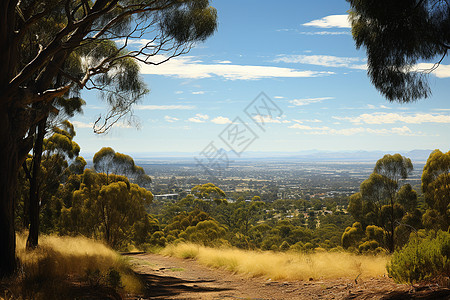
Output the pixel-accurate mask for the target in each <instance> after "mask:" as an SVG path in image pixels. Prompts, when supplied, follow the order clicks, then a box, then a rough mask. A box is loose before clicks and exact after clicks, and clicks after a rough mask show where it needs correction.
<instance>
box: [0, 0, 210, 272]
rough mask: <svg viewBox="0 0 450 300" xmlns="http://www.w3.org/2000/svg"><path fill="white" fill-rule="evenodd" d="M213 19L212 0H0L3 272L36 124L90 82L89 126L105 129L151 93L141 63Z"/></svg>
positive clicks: (168, 53) (179, 47)
mask: <svg viewBox="0 0 450 300" xmlns="http://www.w3.org/2000/svg"><path fill="white" fill-rule="evenodd" d="M216 26H217V16H216V10H215V9H214V8H212V7H210V6H209V1H208V0H151V1H150V0H149V1H135V0H124V1H117V0H115V1H105V0H96V1H80V0H64V1H53V0H50V1H43V0H37V1H18V0H6V1H2V2H1V3H0V45H1V46H0V57H2V59H3V61H4V62H5V63H3V64H1V65H0V169H1V170H2V172H1V174H0V199H1V200H0V240H1V241H2V243H1V244H0V276H3V275H8V274H11V273H12V272H14V269H15V267H16V263H15V262H16V259H15V254H14V253H15V233H14V209H13V207H14V200H13V199H14V197H15V190H16V186H17V175H18V171H19V168H20V166H21V165H22V163H23V161H24V160H25V159H26V156H27V153H28V152H29V151H30V150H31V149H32V147H33V144H34V139H35V135H36V127H37V126H38V124H39V123H40V122H42V121H43V120H45V119H46V118H47V117H48V116H49V114H51V113H54V114H58V112H59V111H62V110H61V107H64V106H66V105H64V102H65V101H70V99H77V98H78V97H79V93H80V91H81V90H82V89H90V90H96V91H99V92H101V95H102V97H103V99H104V100H105V101H106V103H107V104H108V105H109V111H108V112H107V113H106V114H105V115H104V116H100V117H99V118H98V119H97V120H96V122H95V126H94V130H95V131H96V132H104V131H106V130H108V128H110V127H111V126H112V124H114V122H116V121H117V120H118V119H119V118H121V117H122V116H124V115H127V114H129V113H130V112H132V106H133V104H135V103H137V102H138V101H139V100H141V99H142V97H143V96H144V95H145V94H146V93H147V91H148V90H147V88H146V86H145V84H144V82H143V80H142V78H141V77H140V76H139V64H138V63H137V62H140V63H146V64H150V65H158V64H161V63H163V62H165V61H167V60H169V59H170V58H172V57H175V56H178V55H181V54H184V53H186V52H187V51H189V49H190V48H191V47H192V45H193V44H194V43H195V42H197V41H202V40H204V39H206V38H207V37H208V36H210V35H211V34H212V33H213V32H214V31H215V29H216ZM133 40H139V41H141V42H142V41H144V44H143V46H142V47H140V48H138V49H136V48H133V47H131V46H130V45H131V44H132V41H133ZM161 57H162V59H159V60H158V58H161ZM58 101H59V102H58Z"/></svg>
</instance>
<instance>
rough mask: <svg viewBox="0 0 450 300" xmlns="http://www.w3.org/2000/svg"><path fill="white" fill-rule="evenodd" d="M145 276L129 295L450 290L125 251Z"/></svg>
mask: <svg viewBox="0 0 450 300" xmlns="http://www.w3.org/2000/svg"><path fill="white" fill-rule="evenodd" d="M127 256H128V257H130V258H131V263H132V264H133V269H134V270H135V271H136V273H137V274H138V275H139V276H140V277H141V278H142V279H143V280H144V281H145V282H146V291H145V294H144V295H140V296H134V297H130V298H129V299H168V300H169V299H195V300H197V299H305V300H310V299H311V300H314V299H436V300H437V299H450V290H448V289H447V290H445V289H444V290H442V289H441V290H436V289H433V288H431V287H426V288H422V289H420V290H416V291H414V289H412V288H411V287H409V286H406V285H399V284H395V283H394V282H393V281H392V280H391V279H389V278H384V277H382V278H374V279H370V280H358V282H357V283H355V281H354V280H344V279H339V280H326V281H307V282H305V281H273V280H270V279H269V280H267V279H264V278H248V277H245V276H243V275H238V274H233V273H231V272H228V271H225V270H219V269H211V268H208V267H204V266H202V265H199V264H198V263H197V262H196V261H194V260H190V259H178V258H173V257H165V256H161V255H156V254H129V255H127Z"/></svg>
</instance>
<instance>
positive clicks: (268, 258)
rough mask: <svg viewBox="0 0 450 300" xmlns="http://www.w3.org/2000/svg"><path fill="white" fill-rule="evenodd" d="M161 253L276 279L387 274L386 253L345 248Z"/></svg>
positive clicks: (177, 248)
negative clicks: (306, 251) (371, 253)
mask: <svg viewBox="0 0 450 300" xmlns="http://www.w3.org/2000/svg"><path fill="white" fill-rule="evenodd" d="M161 254H163V255H167V256H175V257H179V258H194V259H196V260H197V261H198V262H199V263H201V264H203V265H206V266H209V267H214V268H224V269H227V270H229V271H232V272H236V273H240V274H246V275H248V276H250V277H254V276H261V277H265V278H271V279H273V280H283V279H284V280H309V279H310V278H313V279H314V280H318V279H337V278H349V279H355V278H356V277H357V276H359V277H360V278H371V277H377V276H382V275H385V274H386V262H387V260H388V257H387V256H383V255H379V256H366V255H356V254H350V253H344V252H319V253H310V254H303V253H294V252H285V253H283V252H269V251H246V250H239V249H230V248H222V249H216V248H207V247H203V246H198V245H194V244H177V245H169V246H167V247H166V248H165V249H163V250H162V251H161Z"/></svg>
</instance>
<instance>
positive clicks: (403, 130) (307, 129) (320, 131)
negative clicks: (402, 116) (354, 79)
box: [289, 123, 423, 136]
mask: <svg viewBox="0 0 450 300" xmlns="http://www.w3.org/2000/svg"><path fill="white" fill-rule="evenodd" d="M289 128H293V129H300V130H303V131H304V133H305V134H312V135H345V136H350V135H355V134H363V133H368V134H375V135H385V136H386V135H405V136H416V135H423V134H422V133H413V132H412V130H411V129H410V128H408V127H407V126H403V127H393V128H389V129H387V128H383V129H373V128H364V127H351V128H343V129H334V128H330V127H327V126H323V127H312V126H307V125H302V124H299V123H296V124H293V125H292V126H289Z"/></svg>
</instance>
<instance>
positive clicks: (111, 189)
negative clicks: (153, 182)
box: [61, 169, 158, 248]
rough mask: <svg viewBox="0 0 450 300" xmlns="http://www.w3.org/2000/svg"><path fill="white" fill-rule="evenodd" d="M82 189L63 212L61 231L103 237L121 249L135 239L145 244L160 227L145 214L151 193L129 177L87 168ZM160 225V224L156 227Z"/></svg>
mask: <svg viewBox="0 0 450 300" xmlns="http://www.w3.org/2000/svg"><path fill="white" fill-rule="evenodd" d="M80 181H81V184H80V185H79V188H78V189H76V190H74V191H72V193H73V194H72V199H71V202H72V203H71V204H72V205H71V206H69V207H65V208H63V209H62V216H61V232H62V233H70V234H77V233H78V234H80V233H81V234H84V235H86V236H93V237H95V238H103V239H105V240H106V242H107V243H109V244H110V245H111V246H113V247H116V248H118V247H119V248H120V247H122V246H125V245H126V243H127V242H129V241H130V240H131V239H132V238H136V240H137V243H138V244H140V243H144V242H145V241H146V240H147V239H149V238H150V236H149V235H150V234H151V233H152V230H155V229H157V228H155V227H158V226H157V222H155V221H156V220H152V219H151V218H149V217H148V215H147V213H146V212H145V205H148V204H150V203H151V201H152V199H153V195H152V193H151V192H150V191H147V190H146V189H144V188H142V187H140V186H138V185H137V184H134V183H130V182H129V181H128V179H127V178H126V177H125V176H119V175H114V174H111V175H109V176H108V179H107V176H106V175H105V174H103V173H100V174H97V173H95V172H93V171H91V170H89V169H86V170H85V171H84V173H83V175H80ZM155 223H156V224H155Z"/></svg>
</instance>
